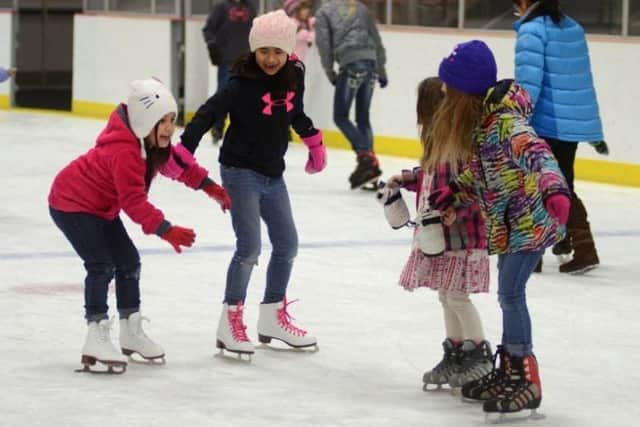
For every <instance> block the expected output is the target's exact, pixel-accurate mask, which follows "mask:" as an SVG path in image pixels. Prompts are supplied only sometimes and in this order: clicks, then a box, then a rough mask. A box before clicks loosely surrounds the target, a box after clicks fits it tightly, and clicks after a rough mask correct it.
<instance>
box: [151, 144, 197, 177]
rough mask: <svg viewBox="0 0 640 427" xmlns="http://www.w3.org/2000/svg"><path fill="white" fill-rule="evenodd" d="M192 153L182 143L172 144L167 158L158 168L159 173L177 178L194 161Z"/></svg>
mask: <svg viewBox="0 0 640 427" xmlns="http://www.w3.org/2000/svg"><path fill="white" fill-rule="evenodd" d="M195 161H196V159H195V158H194V157H193V154H191V153H190V152H189V150H187V149H186V148H185V147H184V145H182V144H178V145H172V146H171V154H170V155H169V160H167V163H165V164H164V165H163V166H162V167H161V168H160V173H161V174H162V175H164V176H166V177H167V178H171V179H178V178H179V177H180V175H182V173H183V172H184V171H185V169H187V168H188V167H189V166H190V165H192V164H193V163H195Z"/></svg>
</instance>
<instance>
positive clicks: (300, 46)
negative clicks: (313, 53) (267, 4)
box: [283, 0, 316, 62]
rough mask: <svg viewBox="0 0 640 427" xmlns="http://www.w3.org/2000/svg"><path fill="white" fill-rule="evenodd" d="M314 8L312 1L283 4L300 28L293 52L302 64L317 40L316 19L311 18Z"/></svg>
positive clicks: (305, 0)
mask: <svg viewBox="0 0 640 427" xmlns="http://www.w3.org/2000/svg"><path fill="white" fill-rule="evenodd" d="M312 6H313V4H312V2H311V0H285V2H284V4H283V7H284V11H285V12H286V13H287V15H289V16H290V17H291V19H293V21H294V22H295V23H296V25H297V26H298V32H297V33H296V47H295V48H294V49H293V52H294V53H295V54H296V56H297V57H298V58H299V59H300V60H301V61H302V62H305V58H306V56H307V52H308V51H309V48H310V47H311V46H312V45H313V43H314V41H315V38H316V35H315V34H316V33H315V26H316V18H314V17H313V16H311V14H312Z"/></svg>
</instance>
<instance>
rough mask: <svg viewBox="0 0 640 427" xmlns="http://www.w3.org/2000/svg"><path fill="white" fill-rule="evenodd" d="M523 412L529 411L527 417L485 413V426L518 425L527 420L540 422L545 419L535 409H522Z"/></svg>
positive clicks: (520, 413) (514, 414)
mask: <svg viewBox="0 0 640 427" xmlns="http://www.w3.org/2000/svg"><path fill="white" fill-rule="evenodd" d="M523 411H531V412H530V413H529V414H528V415H526V414H524V413H523V412H522V411H521V412H508V413H498V412H487V413H485V415H484V422H485V424H506V423H509V424H511V423H520V422H526V421H529V420H542V419H544V418H546V417H545V415H544V414H540V413H538V410H537V409H523Z"/></svg>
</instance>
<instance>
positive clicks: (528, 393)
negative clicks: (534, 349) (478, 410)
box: [483, 355, 544, 424]
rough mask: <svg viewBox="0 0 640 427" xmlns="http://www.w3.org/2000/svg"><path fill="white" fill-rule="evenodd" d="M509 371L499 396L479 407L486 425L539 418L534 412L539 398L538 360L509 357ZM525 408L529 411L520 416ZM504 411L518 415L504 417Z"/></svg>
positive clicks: (537, 406)
mask: <svg viewBox="0 0 640 427" xmlns="http://www.w3.org/2000/svg"><path fill="white" fill-rule="evenodd" d="M510 363H511V372H510V375H509V376H508V379H507V382H506V386H505V389H504V391H503V393H501V395H499V396H498V397H496V398H494V399H490V400H487V401H486V402H484V405H483V410H484V412H485V414H486V417H485V420H486V422H487V423H488V424H496V423H501V422H504V421H514V420H515V419H529V418H530V419H541V418H544V415H542V414H539V413H538V412H537V410H538V408H539V407H540V402H541V401H542V385H541V383H540V374H539V372H538V362H537V360H536V357H535V356H534V355H528V356H524V357H517V356H510ZM525 409H529V410H531V412H530V413H529V414H528V415H526V416H522V415H523V414H522V411H523V410H525ZM506 414H518V416H515V417H514V416H507V415H506Z"/></svg>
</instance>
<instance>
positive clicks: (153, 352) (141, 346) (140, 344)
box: [120, 311, 166, 365]
mask: <svg viewBox="0 0 640 427" xmlns="http://www.w3.org/2000/svg"><path fill="white" fill-rule="evenodd" d="M143 320H147V321H148V320H149V319H147V318H146V317H142V316H141V315H140V312H139V311H137V312H135V313H131V315H130V316H129V317H128V318H127V319H120V348H121V349H122V353H123V354H125V355H127V356H129V357H130V359H131V360H134V359H133V354H134V353H137V354H138V355H140V356H141V357H142V358H143V359H144V360H145V361H146V362H149V363H154V364H160V365H164V364H165V363H166V361H165V359H164V350H163V349H162V347H160V346H159V345H158V344H156V343H155V342H153V341H151V339H149V337H148V336H147V335H146V334H145V333H144V331H143V330H142V321H143Z"/></svg>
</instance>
